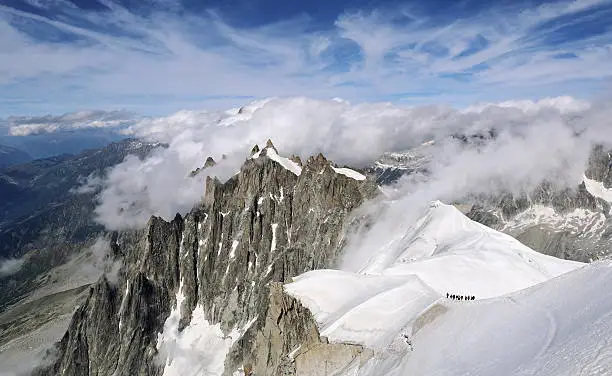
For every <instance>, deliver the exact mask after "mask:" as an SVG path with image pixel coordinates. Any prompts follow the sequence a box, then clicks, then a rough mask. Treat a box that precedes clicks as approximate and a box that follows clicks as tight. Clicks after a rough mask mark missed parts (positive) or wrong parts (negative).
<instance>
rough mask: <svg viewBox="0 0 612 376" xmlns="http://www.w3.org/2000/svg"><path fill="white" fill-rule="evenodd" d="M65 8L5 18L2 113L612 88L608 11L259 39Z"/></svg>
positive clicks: (158, 17) (277, 32) (483, 14)
mask: <svg viewBox="0 0 612 376" xmlns="http://www.w3.org/2000/svg"><path fill="white" fill-rule="evenodd" d="M43 4H44V5H43ZM66 4H67V3H65V2H62V1H57V2H44V3H43V2H30V6H28V7H21V8H20V9H17V8H15V7H8V6H0V59H1V60H2V62H3V63H2V64H1V65H0V93H1V94H2V97H3V101H2V103H3V105H4V107H5V110H4V111H10V112H11V113H18V112H24V111H26V110H27V109H30V108H34V107H35V106H39V105H40V103H41V102H43V103H45V106H46V109H45V110H46V111H49V109H50V108H51V109H53V110H54V111H71V110H75V109H77V108H83V107H87V108H92V107H97V108H101V107H104V108H128V109H131V110H136V111H139V112H144V113H164V112H165V113H167V112H169V111H171V110H175V109H178V108H185V107H204V106H205V107H217V108H218V107H223V106H226V105H227V104H235V103H239V102H242V101H244V97H245V96H246V97H250V98H260V97H269V96H290V95H307V96H312V97H319V98H330V97H343V98H346V99H349V100H353V101H372V100H375V101H378V100H398V99H402V98H412V100H413V101H415V100H416V101H418V102H421V103H422V102H439V101H444V102H449V103H451V104H456V103H459V104H468V103H470V102H473V101H481V100H496V101H499V100H506V99H512V98H519V97H532V98H534V97H541V96H548V95H560V94H569V95H572V94H573V95H588V94H592V93H593V92H594V91H595V90H596V89H597V88H601V87H602V85H605V84H606V82H607V81H606V80H608V79H609V78H610V77H611V76H612V66H611V65H610V64H609V61H611V60H612V30H611V27H610V26H609V25H611V23H610V22H609V21H610V19H612V2H610V1H609V0H587V1H562V2H555V3H549V4H544V5H539V6H532V7H527V6H526V5H520V4H516V5H511V6H509V5H504V6H501V5H497V6H491V7H489V8H478V9H473V10H472V11H470V12H466V11H463V12H461V13H460V15H459V16H457V17H450V15H452V12H453V11H454V9H452V8H450V9H448V10H447V11H446V12H442V11H440V12H438V13H437V15H436V16H434V15H432V14H430V13H428V12H419V11H417V10H415V6H409V5H404V6H400V5H396V6H394V7H393V8H392V9H389V8H386V9H375V10H371V9H370V10H367V11H365V10H363V11H359V10H352V11H347V12H345V13H342V14H339V15H338V16H337V17H336V21H335V22H334V23H333V24H332V25H320V24H319V23H317V22H316V21H317V20H316V19H313V18H309V17H304V16H302V17H299V16H296V17H294V18H292V19H285V20H278V21H276V22H273V23H267V24H257V25H254V26H244V25H241V26H237V25H236V24H235V22H229V21H227V20H228V19H231V17H230V15H226V14H222V13H220V12H215V11H212V10H207V11H202V12H197V13H196V12H189V11H187V10H185V9H183V8H182V6H181V5H180V3H174V2H173V3H172V4H170V5H172V6H171V7H169V6H168V4H164V6H163V7H162V6H160V7H156V8H153V9H152V10H151V11H149V12H147V13H146V15H143V14H142V13H140V14H139V13H137V12H134V11H133V10H129V9H126V8H124V7H122V6H120V5H118V4H115V3H113V2H110V1H107V2H104V5H105V8H106V10H103V11H102V10H97V11H92V10H83V9H79V8H77V7H75V6H68V5H66ZM168 9H170V10H168ZM423 93H426V94H427V95H423ZM39 111H40V110H39ZM5 115H8V114H5Z"/></svg>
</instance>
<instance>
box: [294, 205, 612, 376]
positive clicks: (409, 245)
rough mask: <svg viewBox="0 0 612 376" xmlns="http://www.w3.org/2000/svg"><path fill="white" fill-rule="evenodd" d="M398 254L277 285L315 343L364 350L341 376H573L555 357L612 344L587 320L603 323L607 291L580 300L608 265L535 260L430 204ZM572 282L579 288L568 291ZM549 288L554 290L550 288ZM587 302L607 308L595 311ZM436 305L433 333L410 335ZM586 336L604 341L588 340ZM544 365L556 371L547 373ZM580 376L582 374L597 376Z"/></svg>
mask: <svg viewBox="0 0 612 376" xmlns="http://www.w3.org/2000/svg"><path fill="white" fill-rule="evenodd" d="M401 244H402V246H401V247H389V248H388V249H387V251H384V250H383V251H381V252H379V253H378V254H376V255H375V256H374V257H372V258H371V259H370V260H369V262H368V264H367V265H366V266H365V267H364V268H363V269H362V270H361V271H360V272H358V273H352V272H346V271H339V270H316V271H311V272H307V273H304V274H302V275H300V276H298V277H296V278H294V280H293V282H292V283H289V284H287V285H285V289H286V291H287V292H288V293H289V294H290V295H292V296H294V297H296V298H298V299H299V300H300V301H301V302H302V303H303V304H304V305H305V306H306V307H308V308H309V309H310V310H311V311H312V313H313V315H314V317H315V319H316V320H317V323H318V325H319V327H320V330H321V334H322V335H324V336H326V337H327V338H328V339H329V340H330V341H331V342H336V343H355V344H361V345H364V346H366V347H368V348H370V349H372V350H374V351H375V354H376V355H375V356H374V358H373V359H372V360H371V361H369V362H368V363H367V364H366V365H365V366H364V367H362V368H361V369H360V371H359V373H350V374H351V375H356V374H360V375H382V374H385V375H395V374H397V375H407V374H415V375H416V374H419V375H467V374H469V375H510V374H512V375H514V374H525V375H528V374H529V375H533V374H538V375H540V374H545V375H558V374H559V375H561V374H563V375H576V374H579V372H576V367H575V366H572V367H569V368H563V367H566V366H570V365H569V363H571V362H572V361H574V362H576V359H573V358H572V356H570V357H569V358H568V359H565V358H564V357H567V356H568V354H570V355H571V354H572V351H578V350H579V349H580V348H581V346H584V347H585V349H587V348H590V349H594V348H599V347H602V346H604V345H605V344H606V341H608V338H612V336H611V335H612V320H607V321H605V320H603V321H597V319H599V318H603V317H608V318H612V316H610V314H612V292H610V291H609V290H610V289H607V291H608V292H605V293H604V292H603V290H602V289H604V287H603V286H605V284H604V282H603V281H602V282H601V284H600V286H599V289H600V290H599V292H598V289H597V288H593V287H592V286H588V291H589V292H592V294H591V295H590V296H587V297H585V296H583V295H582V294H583V293H582V292H580V289H581V288H582V285H585V284H588V283H587V281H589V278H594V279H597V278H595V277H594V276H593V275H591V274H592V272H591V270H592V269H593V268H600V269H604V270H609V271H608V272H607V273H608V275H609V278H608V283H610V282H612V279H611V278H612V274H611V273H612V269H610V268H609V266H610V264H605V266H604V264H598V265H597V266H593V265H590V266H588V267H587V268H582V266H584V265H585V264H582V263H578V262H573V261H566V260H561V259H557V258H554V257H550V256H546V255H543V254H540V253H537V252H535V251H533V250H531V249H530V248H528V247H526V246H525V245H523V244H521V243H520V242H518V241H517V240H515V239H514V238H512V237H510V236H508V235H505V234H503V233H500V232H498V231H495V230H493V229H490V228H488V227H486V226H483V225H481V224H479V223H476V222H473V221H471V220H470V219H469V218H467V217H466V216H464V215H463V214H462V213H461V212H460V211H459V210H458V209H456V208H455V207H453V206H450V205H445V204H442V203H440V202H433V203H432V204H431V205H430V207H429V208H428V210H427V211H426V212H425V213H424V215H423V216H422V217H421V218H420V219H419V220H418V221H417V222H416V223H415V225H414V226H412V227H411V228H409V229H408V230H407V231H406V233H405V234H404V235H403V236H402V243H401ZM577 269H579V270H577ZM565 273H568V274H567V275H565V276H563V277H562V278H556V277H558V276H560V275H562V274H565ZM585 275H589V276H590V277H586V276H585ZM581 276H583V277H581ZM572 278H578V279H580V278H582V281H583V282H581V283H578V284H573V283H572V282H568V281H569V280H571V279H572ZM598 278H599V277H598ZM560 281H565V282H563V283H565V285H564V286H559V283H560ZM589 283H590V282H589ZM536 285H537V286H536ZM533 286H536V287H533ZM530 287H532V288H530ZM525 289H526V290H525ZM572 291H573V292H575V295H576V296H572V298H571V299H573V300H571V301H568V302H565V298H564V296H563V295H564V294H566V293H570V292H572ZM446 293H450V294H460V295H474V296H475V297H476V300H475V301H453V300H448V299H446ZM598 293H599V294H601V293H603V294H604V295H606V296H608V297H609V298H610V299H608V301H607V302H598V300H599V297H598V296H597V295H596V294H598ZM589 299H592V300H593V301H592V302H591V303H594V304H588V301H589ZM437 306H442V307H443V308H445V309H442V313H440V314H439V316H437V317H435V316H436V315H433V316H434V317H432V320H433V322H431V323H430V324H428V325H425V326H424V327H423V326H422V325H418V326H414V324H415V321H416V320H419V319H423V318H427V317H429V315H432V314H431V313H430V312H431V311H428V310H429V309H430V308H432V307H437ZM532 307H534V308H532ZM566 308H567V309H566ZM593 315H595V316H597V317H595V316H593ZM598 315H599V316H598ZM557 316H558V317H557ZM600 316H601V317H600ZM576 319H578V322H576V321H575V320H576ZM421 321H423V320H421ZM425 321H427V320H425ZM560 322H562V323H563V327H561V326H560V325H559V323H560ZM591 322H595V325H594V328H595V329H591V328H590V327H589V325H590V323H591ZM578 330H584V332H580V333H575V332H576V331H578ZM597 330H602V331H603V333H607V336H600V335H598V336H596V337H594V338H592V339H591V338H590V337H592V336H593V335H594V334H595V333H597ZM413 331H414V333H413ZM555 331H557V332H555ZM587 332H588V333H587ZM555 333H557V334H555ZM559 333H563V334H564V335H563V336H558V334H559ZM403 334H406V335H408V336H409V337H410V342H411V344H410V345H408V344H407V343H406V342H404V337H403ZM573 334H581V335H582V334H583V335H584V336H583V337H579V338H574V337H573ZM413 335H414V337H413ZM589 341H594V343H593V344H591V343H590V342H589ZM597 341H598V342H597ZM587 342H588V343H587ZM595 342H597V343H595ZM570 345H571V346H573V347H567V346H570ZM611 345H612V344H611ZM589 346H590V347H589ZM411 348H412V349H413V350H411ZM390 349H393V350H390ZM580 351H582V350H580ZM585 351H590V350H585ZM564 352H565V353H564ZM600 353H601V354H602V355H597V356H600V357H602V358H601V359H599V360H598V362H600V363H602V364H604V363H605V364H606V365H609V364H611V363H610V362H611V361H612V356H610V355H612V350H610V346H608V350H606V351H601V352H600ZM546 356H554V357H558V359H557V358H555V361H558V362H561V363H559V366H557V365H555V364H554V362H553V363H550V364H549V363H547V362H548V360H549V358H546ZM595 356H596V354H595V353H593V354H592V357H595ZM606 357H607V358H606ZM564 359H565V360H564ZM589 364H591V363H589ZM593 364H595V363H593ZM521 367H522V368H521ZM538 367H543V368H542V370H543V371H542V372H543V373H540V371H538V369H539V368H538ZM546 367H548V368H546ZM593 367H595V366H594V365H593ZM351 369H352V370H353V371H354V368H351ZM568 369H571V370H574V373H571V372H568V371H567V370H568ZM609 369H612V368H609ZM353 371H351V372H353ZM516 371H520V372H518V373H517V372H516ZM591 371H592V372H591V373H586V374H589V375H598V373H596V371H595V370H591ZM521 372H522V373H521ZM530 372H531V373H530ZM555 372H560V373H555ZM347 375H348V373H347Z"/></svg>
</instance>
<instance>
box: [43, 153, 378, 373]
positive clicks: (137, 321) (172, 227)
mask: <svg viewBox="0 0 612 376" xmlns="http://www.w3.org/2000/svg"><path fill="white" fill-rule="evenodd" d="M336 171H337V170H334V169H333V168H332V165H331V163H330V162H329V161H328V160H326V159H325V158H324V157H323V156H322V155H318V156H316V157H311V158H309V159H308V160H307V161H306V162H305V163H304V164H303V165H301V162H300V161H299V159H297V158H292V159H285V158H282V157H280V156H279V155H278V154H277V152H276V149H275V148H274V146H273V145H271V143H269V144H268V145H267V147H266V148H264V149H263V150H261V151H258V150H254V155H253V156H252V157H251V158H249V159H247V161H246V162H245V164H244V165H243V167H242V168H241V170H240V172H239V173H238V174H236V175H235V176H234V177H232V178H231V179H229V180H228V181H227V182H225V183H221V182H219V181H218V180H216V179H214V178H208V179H207V183H206V194H205V198H204V200H203V201H202V202H201V203H200V204H199V205H197V206H196V207H195V208H193V210H192V211H191V212H190V213H189V214H187V215H186V216H185V217H184V218H182V217H181V216H180V215H177V216H176V217H175V219H174V220H172V221H171V222H166V221H164V220H163V219H161V218H156V217H154V218H151V220H150V221H149V223H148V225H147V226H146V228H145V229H144V230H142V231H140V232H136V233H134V232H130V233H122V234H119V236H118V237H117V238H116V239H115V241H114V244H113V251H114V253H115V254H116V255H117V256H118V257H122V258H123V260H124V268H123V270H122V272H121V275H120V278H119V281H117V283H113V282H111V281H109V280H108V279H107V278H105V277H103V278H102V279H101V280H100V281H99V282H98V283H96V284H95V285H94V286H92V287H91V288H90V292H89V296H88V297H87V300H86V302H85V303H84V304H83V305H82V306H80V307H79V308H78V309H77V310H76V312H75V314H74V317H73V319H72V322H71V324H70V327H69V329H68V331H67V332H66V334H65V335H64V337H63V338H62V340H61V342H60V343H59V344H58V345H57V349H56V353H57V358H56V359H55V360H54V362H53V364H52V365H51V366H48V367H45V368H41V369H39V370H37V371H36V372H35V374H39V375H160V374H162V373H163V369H164V361H165V359H164V357H163V354H159V352H158V348H157V340H158V335H159V334H160V333H162V332H163V331H164V323H165V321H166V320H167V318H168V317H169V315H170V314H171V311H173V310H174V311H175V312H176V311H177V308H178V307H176V302H177V299H176V297H177V294H180V295H181V297H183V298H184V299H180V300H178V301H179V302H182V304H181V307H180V311H179V312H180V316H181V317H180V322H179V330H180V329H183V328H185V327H187V326H188V325H189V324H190V320H191V313H192V312H193V311H194V309H195V308H196V307H200V308H198V309H202V310H203V312H204V315H205V318H206V320H208V322H210V323H212V324H215V323H219V325H220V328H221V330H222V331H223V332H224V333H226V334H227V333H229V332H230V331H232V329H235V328H244V330H245V331H244V334H243V335H242V337H241V338H240V339H239V340H238V341H237V342H235V343H234V345H233V347H232V348H231V350H230V353H229V356H228V357H227V359H226V364H225V374H228V375H230V374H232V372H233V371H236V370H237V369H243V367H245V365H246V364H249V365H250V366H247V370H248V369H249V367H252V368H253V369H254V370H255V373H254V374H256V375H277V374H278V375H289V374H295V367H296V364H297V365H299V364H302V365H304V364H307V363H308V364H309V363H311V361H313V360H314V359H315V358H317V356H315V357H314V358H312V359H310V361H308V362H307V363H304V362H303V361H300V362H297V361H296V362H287V361H286V357H283V356H280V354H286V353H288V352H289V351H291V350H293V349H294V347H295V346H296V345H297V344H300V343H309V344H310V346H305V348H310V349H314V350H313V351H306V352H304V351H303V352H301V353H304V354H308V355H304V356H305V357H306V358H304V357H303V358H301V359H302V360H303V359H307V357H308V356H309V357H313V354H317V353H320V355H321V356H323V357H326V356H329V353H328V351H321V350H320V349H321V346H323V347H325V346H326V344H325V343H324V341H321V340H319V337H318V334H317V332H316V325H315V324H314V321H312V319H311V318H309V315H307V314H302V313H303V312H302V310H304V309H303V308H301V306H300V305H299V303H297V302H296V301H294V300H291V299H290V298H288V297H284V295H283V294H282V291H280V292H279V287H278V285H274V283H273V282H286V281H289V280H290V278H291V277H292V276H295V275H297V274H300V273H303V272H305V271H307V270H312V269H318V268H324V267H330V266H332V265H333V263H334V261H335V260H336V257H337V256H338V254H339V251H340V249H341V248H342V246H343V241H344V237H345V234H346V232H347V231H348V229H349V228H350V224H351V223H352V222H353V221H358V220H359V218H358V217H356V216H353V215H351V213H352V212H353V210H354V209H355V208H357V207H358V206H360V205H361V204H362V203H363V202H364V201H365V200H367V199H368V198H371V197H373V196H374V195H375V194H376V186H375V184H373V183H372V182H370V181H369V180H358V179H354V178H352V177H350V176H347V175H346V174H343V173H338V172H336ZM274 286H276V287H274ZM271 289H272V292H271ZM271 299H272V300H271ZM271 301H272V303H273V304H270V302H271ZM279 333H282V335H280V334H279ZM329 346H332V345H329ZM334 346H336V345H334ZM316 349H319V350H318V352H317V351H315V350H316ZM360 351H361V349H360V348H359V347H358V346H355V347H350V346H349V347H342V350H341V351H339V352H335V354H340V355H337V356H340V357H347V356H348V357H351V356H353V355H355V354H358V353H359V352H360ZM301 353H300V354H301ZM296 356H297V355H296ZM335 356H336V355H335ZM306 366H307V365H304V367H306Z"/></svg>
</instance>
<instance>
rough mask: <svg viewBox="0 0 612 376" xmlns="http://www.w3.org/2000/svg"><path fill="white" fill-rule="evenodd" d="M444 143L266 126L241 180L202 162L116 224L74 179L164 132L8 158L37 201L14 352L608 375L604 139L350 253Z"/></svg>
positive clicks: (347, 369) (18, 231) (9, 220)
mask: <svg viewBox="0 0 612 376" xmlns="http://www.w3.org/2000/svg"><path fill="white" fill-rule="evenodd" d="M460 139H461V138H460ZM471 139H472V138H470V137H466V138H464V139H461V142H471V141H470V140H471ZM477 140H478V142H486V138H480V137H477ZM431 145H432V144H431V143H426V144H423V145H421V146H419V147H417V148H416V149H413V150H409V151H406V152H402V153H399V152H395V153H389V154H386V155H383V156H382V157H381V158H380V159H379V160H378V161H377V162H375V163H373V164H372V165H371V166H363V167H362V168H350V167H347V166H337V165H336V164H334V163H333V162H332V161H330V160H328V159H326V158H325V157H324V156H323V155H321V154H319V155H315V156H312V157H310V158H308V159H306V160H305V161H302V160H301V159H300V158H299V157H295V156H292V157H283V156H282V154H280V153H279V151H278V150H277V149H276V147H275V146H274V145H273V144H272V142H270V141H269V142H268V143H267V145H266V146H265V147H264V148H262V149H260V148H259V147H258V146H256V147H254V148H253V150H252V151H251V153H250V154H249V155H248V156H247V158H246V160H245V162H244V164H243V166H242V167H241V168H240V171H239V172H237V173H236V174H235V175H234V176H232V177H230V178H229V179H228V180H227V181H220V180H218V179H216V178H214V177H211V176H209V177H207V178H206V184H205V187H203V189H205V192H204V196H203V197H204V198H203V199H202V201H201V202H199V203H198V204H196V205H195V206H194V207H193V208H192V209H191V211H189V212H188V213H186V214H177V215H176V216H175V218H174V219H172V220H165V219H163V218H160V217H152V218H151V219H150V220H149V221H148V223H147V224H146V226H145V228H143V229H136V230H123V231H114V232H108V231H105V230H104V228H103V227H100V225H96V223H95V216H94V207H95V205H94V204H93V203H95V197H96V195H97V194H98V193H99V192H100V188H94V189H93V190H91V191H85V192H80V193H78V192H75V191H74V190H73V191H70V188H68V187H74V186H78V185H79V184H83V177H87V176H90V177H91V176H99V174H102V173H103V172H104V169H105V168H107V167H110V166H112V165H114V164H117V163H119V162H120V161H121V160H122V159H123V158H124V157H125V155H127V154H130V153H136V154H139V155H146V154H148V153H151V152H153V151H154V150H155V148H158V147H164V146H163V145H157V144H146V143H142V142H139V141H135V140H129V141H123V142H121V143H119V144H113V145H111V146H109V147H107V148H105V149H101V150H94V151H89V152H85V153H83V154H81V155H79V156H75V157H65V158H64V157H61V158H59V157H58V158H55V159H51V160H42V161H34V162H31V163H30V164H25V165H20V166H17V167H13V168H11V169H5V170H3V171H2V174H4V176H6V178H5V180H7V181H8V182H9V184H14V185H15V187H16V192H17V193H18V194H20V195H22V196H21V197H27V198H28V199H27V200H22V201H27V202H28V203H27V204H22V205H26V206H20V205H17V204H16V202H17V201H16V200H13V201H11V202H7V203H4V205H5V207H4V208H3V210H4V213H6V214H5V215H6V217H5V219H4V220H3V227H2V236H3V237H4V239H15V240H12V241H13V243H12V244H14V245H12V246H9V247H6V249H5V250H4V251H3V252H4V255H5V257H6V256H10V258H11V259H17V258H24V257H25V258H24V259H25V260H26V261H25V263H24V265H23V266H21V268H20V269H19V270H18V271H17V272H16V273H14V274H10V275H7V276H0V282H1V283H2V286H1V287H2V288H1V289H0V291H2V292H3V294H5V295H4V297H3V299H2V301H3V302H7V303H6V304H4V305H3V306H2V307H0V309H1V310H2V311H1V312H0V329H1V331H0V333H1V334H0V361H2V362H3V363H4V364H7V365H10V366H11V367H14V369H17V371H15V372H14V373H13V374H17V373H18V372H23V373H28V374H34V375H83V374H92V375H93V374H95V375H179V374H180V375H202V374H204V375H332V374H333V375H380V374H386V375H406V374H439V375H455V374H468V373H469V374H475V375H497V374H500V373H501V374H524V375H527V374H538V375H575V374H579V373H580V372H586V374H593V375H596V374H601V375H604V374H606V373H605V372H606V370H607V369H612V356H611V355H612V351H610V347H609V346H608V345H607V342H606V341H607V338H608V337H609V335H610V334H612V333H611V332H610V327H609V325H607V323H608V322H609V321H610V320H609V316H610V314H612V296H610V294H608V293H606V292H605V291H607V289H605V288H604V286H605V285H606V283H609V281H610V277H611V276H610V273H609V270H610V264H609V261H606V260H605V259H607V258H608V257H609V255H610V251H609V249H610V248H609V246H608V241H607V239H608V235H607V234H608V233H609V231H608V226H609V222H608V218H609V211H610V205H609V202H611V201H612V190H610V186H611V184H610V183H611V181H610V159H609V158H610V157H609V154H607V152H606V151H605V150H604V149H603V148H601V147H597V148H595V149H594V150H593V151H592V153H591V157H590V159H589V164H588V166H585V175H584V178H583V181H582V183H580V184H579V185H577V186H576V187H574V188H571V187H570V188H566V187H563V188H558V187H557V186H556V185H554V184H552V183H551V182H547V181H546V179H543V182H542V183H541V184H540V185H539V186H538V187H537V188H536V189H535V190H533V191H529V192H522V193H516V192H500V193H499V194H496V195H488V196H482V195H471V194H468V195H466V197H465V198H464V199H461V200H458V201H457V202H451V203H447V204H444V203H442V202H440V201H433V202H430V203H428V204H427V205H424V206H423V208H422V209H421V210H420V211H419V213H420V214H419V215H418V217H417V218H415V219H414V221H412V222H411V223H412V224H411V225H409V226H405V227H402V226H400V227H398V230H397V231H395V232H393V233H392V237H391V238H379V239H378V240H376V238H374V239H375V240H376V241H375V245H376V247H375V248H374V249H372V250H371V251H370V253H368V254H366V255H365V256H364V255H362V254H358V253H355V252H354V250H355V249H357V248H359V247H357V246H358V245H355V244H354V240H353V239H359V234H363V233H367V232H368V231H371V230H372V229H375V228H376V227H375V224H376V221H377V220H378V219H377V215H376V213H377V212H376V210H374V211H372V210H371V208H372V207H384V206H386V205H387V206H389V205H390V206H392V205H394V199H393V197H392V195H388V194H387V193H386V191H388V190H392V189H393V187H394V184H396V182H398V181H401V180H402V179H406V178H411V177H414V176H416V175H422V176H423V177H426V176H427V174H428V171H429V169H428V161H429V159H428V155H427V149H428V147H430V146H431ZM203 159H205V158H203ZM211 161H212V159H211ZM217 163H221V164H222V163H224V161H219V162H217ZM202 165H203V166H204V167H202V168H200V169H198V170H197V172H196V173H194V174H193V175H194V176H195V175H199V174H203V173H206V170H207V169H208V168H211V167H212V166H214V164H213V162H208V161H207V162H206V163H203V164H202ZM58 176H68V177H69V179H65V180H61V181H62V182H63V183H61V184H59V185H54V184H58V181H60V180H58V179H57V177H58ZM41 182H44V183H42V184H41ZM62 184H65V185H62ZM47 189H48V191H45V190H47ZM37 197H39V201H37V202H36V204H34V203H31V202H30V201H32V200H34V201H35V200H36V198H37ZM40 197H55V198H54V201H51V200H50V201H49V202H46V201H44V200H41V199H40ZM27 205H30V206H27ZM57 208H62V209H61V210H63V212H64V213H66V216H65V217H63V218H62V217H60V218H61V219H59V220H57V213H58V211H57V210H58V209H57ZM77 208H78V209H77ZM32 212H33V213H34V214H30V215H27V214H25V213H32ZM24 215H26V216H24ZM28 229H30V230H29V231H31V232H29V233H28V232H27V231H28ZM41 229H43V230H42V231H41ZM49 234H55V235H52V236H49ZM20 236H21V237H20ZM20 239H23V240H20ZM2 244H9V243H7V242H5V241H2ZM61 244H64V245H69V247H66V248H65V249H64V250H60V247H61ZM58 255H61V256H58ZM598 260H599V261H598ZM92 265H93V268H92V267H91V266H92ZM86 267H89V268H91V270H86ZM83 270H86V271H87V272H83ZM566 295H570V297H569V298H568V297H566ZM467 297H470V299H469V300H468V298H467ZM472 297H473V298H474V299H473V300H472ZM592 302H596V304H591V303H592ZM75 305H76V307H77V308H76V309H74V307H75ZM475 318H476V319H475ZM591 324H592V325H591ZM509 333H510V334H509ZM595 333H598V334H597V335H595ZM56 341H57V342H56ZM54 342H56V343H55V344H53V343H54ZM509 347H510V348H513V349H520V350H516V351H508V348H509ZM568 354H572V356H574V355H575V354H580V359H581V360H580V361H571V358H572V357H571V356H570V357H568ZM29 358H36V359H39V360H41V362H38V361H37V362H35V363H33V362H30V361H28V359H29Z"/></svg>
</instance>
